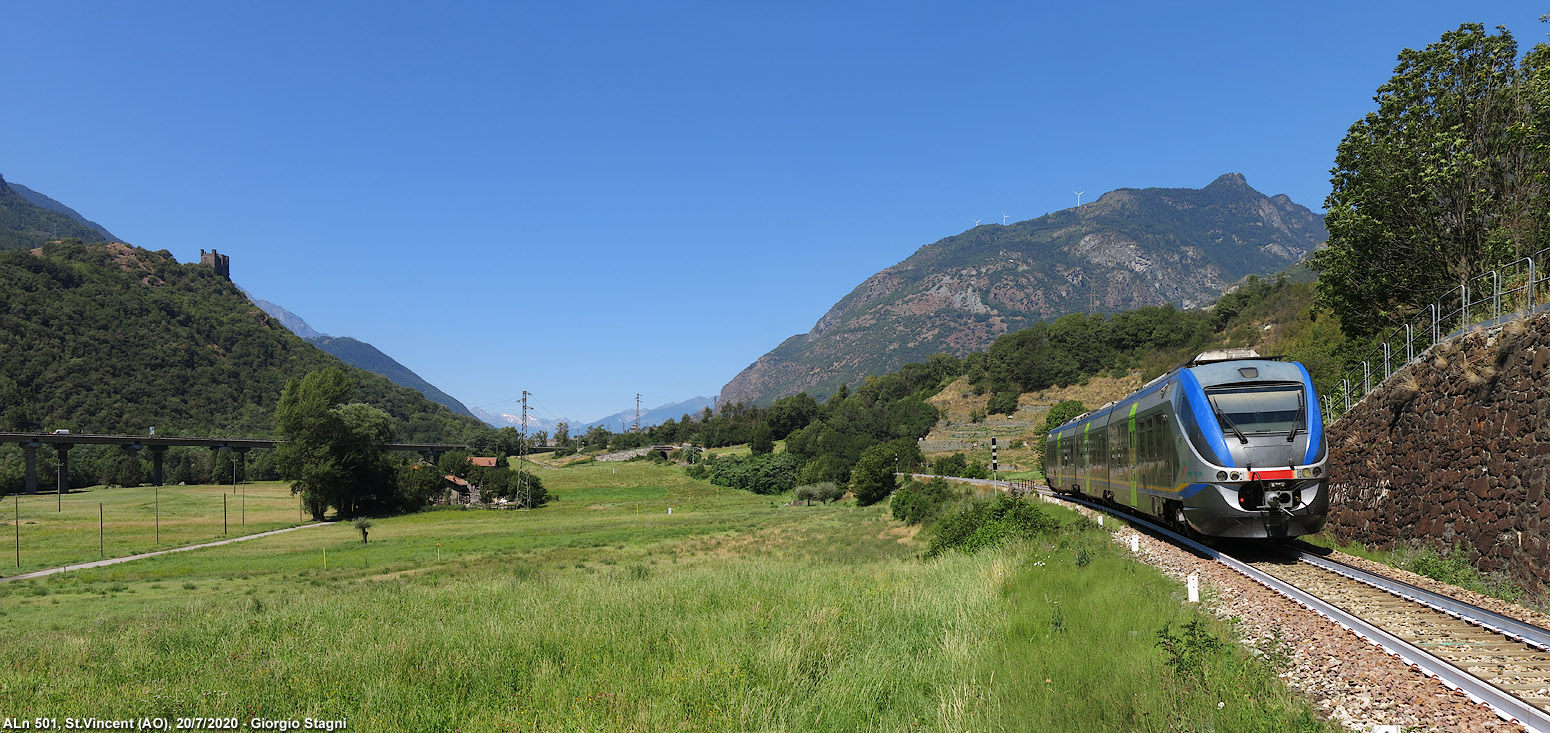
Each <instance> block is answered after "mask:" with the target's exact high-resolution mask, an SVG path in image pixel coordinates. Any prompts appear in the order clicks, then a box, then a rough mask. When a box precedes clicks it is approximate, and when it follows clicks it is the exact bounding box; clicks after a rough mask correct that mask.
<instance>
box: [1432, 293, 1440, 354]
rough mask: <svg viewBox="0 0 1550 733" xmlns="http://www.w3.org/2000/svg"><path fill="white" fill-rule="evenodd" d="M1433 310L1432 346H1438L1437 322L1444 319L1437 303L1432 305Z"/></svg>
mask: <svg viewBox="0 0 1550 733" xmlns="http://www.w3.org/2000/svg"><path fill="white" fill-rule="evenodd" d="M1431 309H1432V346H1436V345H1437V339H1438V336H1437V321H1438V320H1439V319H1440V318H1441V317H1442V309H1441V308H1438V307H1437V304H1436V303H1433V304H1432V305H1431Z"/></svg>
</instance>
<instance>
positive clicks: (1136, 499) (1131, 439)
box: [1125, 402, 1141, 507]
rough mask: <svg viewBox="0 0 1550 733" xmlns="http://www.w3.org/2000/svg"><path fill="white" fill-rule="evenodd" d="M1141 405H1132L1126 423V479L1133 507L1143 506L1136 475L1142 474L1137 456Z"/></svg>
mask: <svg viewBox="0 0 1550 733" xmlns="http://www.w3.org/2000/svg"><path fill="white" fill-rule="evenodd" d="M1140 405H1141V403H1140V402H1132V403H1130V415H1128V416H1127V419H1126V421H1125V422H1126V424H1127V428H1128V429H1127V430H1126V432H1125V478H1127V479H1129V481H1130V505H1131V506H1133V507H1138V506H1141V496H1140V491H1139V490H1138V488H1137V486H1136V474H1138V473H1140V470H1141V466H1140V456H1138V455H1137V451H1136V446H1137V444H1138V438H1137V435H1136V408H1137V407H1139V406H1140Z"/></svg>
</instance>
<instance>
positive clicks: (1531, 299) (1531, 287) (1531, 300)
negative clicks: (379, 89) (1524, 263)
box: [1528, 257, 1534, 314]
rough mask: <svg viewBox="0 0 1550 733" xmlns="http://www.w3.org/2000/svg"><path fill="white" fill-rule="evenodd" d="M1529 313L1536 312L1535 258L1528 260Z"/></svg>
mask: <svg viewBox="0 0 1550 733" xmlns="http://www.w3.org/2000/svg"><path fill="white" fill-rule="evenodd" d="M1528 312H1529V313H1531V314H1532V313H1533V312H1534V258H1533V257H1530V258H1528Z"/></svg>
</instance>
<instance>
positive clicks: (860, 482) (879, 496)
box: [850, 438, 923, 506]
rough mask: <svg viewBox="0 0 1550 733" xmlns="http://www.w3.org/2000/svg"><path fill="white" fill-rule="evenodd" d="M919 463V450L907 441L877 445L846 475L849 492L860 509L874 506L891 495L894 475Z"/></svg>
mask: <svg viewBox="0 0 1550 733" xmlns="http://www.w3.org/2000/svg"><path fill="white" fill-rule="evenodd" d="M922 460H923V459H922V458H921V455H920V448H919V447H917V446H916V445H915V441H914V440H912V439H910V438H900V439H898V440H890V441H888V442H886V443H878V444H877V445H874V446H872V447H870V448H868V449H866V450H864V451H862V452H861V458H860V459H859V460H857V461H856V466H855V467H854V468H852V469H851V471H850V490H851V491H852V492H854V493H855V494H856V503H857V504H859V505H861V506H867V505H870V504H876V503H877V502H880V501H882V500H883V499H886V498H888V495H889V494H891V493H893V490H894V488H895V487H897V486H898V481H897V479H896V478H895V477H894V472H895V471H912V470H914V468H915V467H916V466H918V465H919V464H920V463H921V461H922Z"/></svg>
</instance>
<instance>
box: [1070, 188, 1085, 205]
mask: <svg viewBox="0 0 1550 733" xmlns="http://www.w3.org/2000/svg"><path fill="white" fill-rule="evenodd" d="M1071 193H1074V194H1076V205H1077V206H1081V205H1082V194H1084V193H1087V192H1086V191H1072V192H1071Z"/></svg>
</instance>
